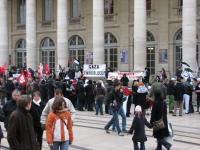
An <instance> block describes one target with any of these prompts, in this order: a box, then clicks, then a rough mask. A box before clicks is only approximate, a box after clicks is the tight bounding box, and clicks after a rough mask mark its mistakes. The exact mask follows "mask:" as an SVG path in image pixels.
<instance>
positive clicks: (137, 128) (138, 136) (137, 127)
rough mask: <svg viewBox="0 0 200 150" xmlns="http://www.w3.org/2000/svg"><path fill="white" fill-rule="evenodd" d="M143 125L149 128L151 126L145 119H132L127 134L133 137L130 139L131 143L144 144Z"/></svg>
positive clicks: (145, 139)
mask: <svg viewBox="0 0 200 150" xmlns="http://www.w3.org/2000/svg"><path fill="white" fill-rule="evenodd" d="M145 125H146V126H147V127H149V128H151V127H152V126H151V124H150V123H149V122H148V121H147V120H146V118H145V117H140V118H139V117H134V119H133V122H132V125H131V128H130V130H129V133H130V134H132V133H133V130H134V135H133V137H132V140H133V142H145V141H147V137H146V134H145Z"/></svg>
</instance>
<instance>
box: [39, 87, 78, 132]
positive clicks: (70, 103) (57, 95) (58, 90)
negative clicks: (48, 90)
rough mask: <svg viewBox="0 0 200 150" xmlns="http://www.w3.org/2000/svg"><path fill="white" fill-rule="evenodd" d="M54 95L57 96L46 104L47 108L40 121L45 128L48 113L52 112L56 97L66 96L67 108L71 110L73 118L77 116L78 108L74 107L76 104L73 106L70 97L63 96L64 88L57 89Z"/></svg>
mask: <svg viewBox="0 0 200 150" xmlns="http://www.w3.org/2000/svg"><path fill="white" fill-rule="evenodd" d="M54 95H55V97H54V98H52V99H50V100H49V101H48V103H47V104H46V106H45V108H44V109H43V111H42V115H41V118H40V119H41V120H40V122H41V124H42V127H43V128H44V127H45V123H46V118H47V115H48V114H49V113H50V112H52V105H53V102H54V101H55V98H57V97H59V98H61V97H62V98H64V100H65V102H66V106H67V109H69V112H70V113H71V115H72V120H73V119H74V118H75V113H76V110H75V109H74V106H73V104H72V102H71V101H70V100H69V99H67V98H65V97H63V94H62V90H61V89H56V90H55V93H54Z"/></svg>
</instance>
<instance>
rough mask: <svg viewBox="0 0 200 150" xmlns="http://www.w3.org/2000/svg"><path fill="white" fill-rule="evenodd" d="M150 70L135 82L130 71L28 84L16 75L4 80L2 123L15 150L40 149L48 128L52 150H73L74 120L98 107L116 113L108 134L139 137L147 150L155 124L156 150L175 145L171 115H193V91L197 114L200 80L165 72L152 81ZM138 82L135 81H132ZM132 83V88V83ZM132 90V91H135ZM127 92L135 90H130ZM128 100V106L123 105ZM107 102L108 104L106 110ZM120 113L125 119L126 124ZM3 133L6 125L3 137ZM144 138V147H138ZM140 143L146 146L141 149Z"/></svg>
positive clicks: (35, 80)
mask: <svg viewBox="0 0 200 150" xmlns="http://www.w3.org/2000/svg"><path fill="white" fill-rule="evenodd" d="M149 75H150V74H149V71H148V69H145V73H144V76H143V77H142V78H140V79H138V80H133V81H130V80H129V79H128V77H127V76H126V74H124V75H123V77H122V78H121V79H120V80H118V79H114V80H113V81H112V80H106V81H102V80H95V81H92V80H88V79H87V78H85V77H83V76H80V77H79V78H78V79H74V77H72V78H71V77H70V78H65V77H64V76H63V74H59V75H58V77H55V76H54V75H48V76H46V77H45V78H41V79H39V78H35V77H31V78H27V82H26V84H25V85H20V83H19V82H18V81H17V80H16V79H15V78H13V77H12V76H11V73H9V77H6V76H2V77H1V78H0V99H1V105H2V109H0V121H2V122H4V126H5V129H6V131H7V140H8V143H9V146H10V149H11V150H20V149H26V150H37V149H38V150H39V149H42V142H43V141H42V137H43V131H44V130H46V142H47V143H48V145H49V146H50V148H51V149H52V150H58V149H59V148H60V149H61V150H67V149H68V147H69V145H70V144H72V142H73V129H72V126H73V121H74V120H75V114H76V110H79V111H95V113H94V114H95V115H99V112H100V115H104V113H106V114H109V115H111V116H112V117H111V119H110V120H109V121H108V123H107V124H106V125H105V127H104V129H105V131H106V133H110V130H109V128H110V127H111V126H112V131H113V132H117V133H118V135H119V136H124V133H126V134H128V133H130V134H132V133H133V134H134V135H133V138H132V139H133V146H134V149H135V150H139V149H140V150H144V149H145V144H144V142H145V141H146V140H147V138H146V135H145V127H144V126H145V125H146V126H147V127H149V128H153V136H154V137H155V138H156V139H157V147H156V150H161V149H162V146H164V147H166V149H168V150H169V149H170V148H171V146H172V145H171V144H170V143H168V142H167V141H166V139H165V138H166V137H168V136H169V135H170V134H169V130H168V120H167V114H168V112H169V113H172V115H173V116H176V115H177V108H179V116H182V115H183V109H184V113H185V114H188V113H193V112H194V108H193V105H192V95H193V92H195V93H196V94H197V110H196V111H197V112H199V105H200V79H199V78H198V79H196V80H193V82H192V81H191V79H190V78H188V79H187V80H186V81H185V80H184V79H183V78H181V77H177V79H175V78H171V80H170V81H168V79H167V76H166V73H165V71H164V70H162V75H161V76H156V77H155V81H154V82H153V83H151V84H150V83H149ZM131 82H132V83H131ZM130 84H131V86H130V87H129V85H130ZM128 88H130V89H131V90H129V89H128ZM127 90H128V91H129V92H128V94H127ZM125 101H127V106H126V109H124V107H123V104H124V102H125ZM132 104H134V107H135V108H134V119H133V123H132V126H131V128H130V129H129V130H127V127H126V117H130V115H131V106H133V105H132ZM103 106H105V108H103ZM147 110H150V111H151V117H150V121H149V122H148V121H147V119H146V118H145V116H146V115H148V112H147ZM118 115H120V116H121V117H122V127H120V124H119V118H118ZM158 120H161V121H162V122H163V127H162V128H161V129H159V130H158V129H157V128H155V122H157V121H158ZM1 138H3V132H2V130H1V128H0V139H1ZM138 142H140V146H139V145H138ZM139 147H140V148H139Z"/></svg>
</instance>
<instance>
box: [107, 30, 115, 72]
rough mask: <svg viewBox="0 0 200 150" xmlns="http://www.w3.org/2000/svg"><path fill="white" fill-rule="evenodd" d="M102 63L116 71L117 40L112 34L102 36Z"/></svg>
mask: <svg viewBox="0 0 200 150" xmlns="http://www.w3.org/2000/svg"><path fill="white" fill-rule="evenodd" d="M104 55H105V57H104V58H105V59H104V62H105V64H106V66H107V67H109V68H110V69H111V70H113V71H117V70H118V49H117V39H116V37H115V36H114V35H113V34H112V33H109V32H107V33H105V34H104Z"/></svg>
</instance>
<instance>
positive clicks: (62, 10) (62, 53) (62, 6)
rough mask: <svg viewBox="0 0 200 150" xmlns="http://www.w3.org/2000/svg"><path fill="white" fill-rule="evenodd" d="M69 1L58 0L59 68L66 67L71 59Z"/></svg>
mask: <svg viewBox="0 0 200 150" xmlns="http://www.w3.org/2000/svg"><path fill="white" fill-rule="evenodd" d="M67 2H68V0H57V69H58V67H59V65H61V66H62V67H66V66H67V64H68V59H69V52H68V16H67Z"/></svg>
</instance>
